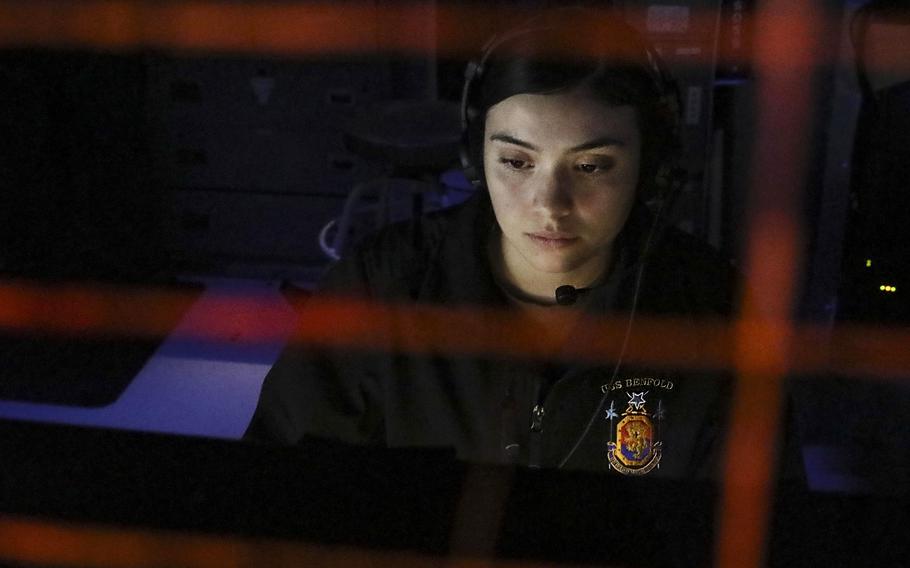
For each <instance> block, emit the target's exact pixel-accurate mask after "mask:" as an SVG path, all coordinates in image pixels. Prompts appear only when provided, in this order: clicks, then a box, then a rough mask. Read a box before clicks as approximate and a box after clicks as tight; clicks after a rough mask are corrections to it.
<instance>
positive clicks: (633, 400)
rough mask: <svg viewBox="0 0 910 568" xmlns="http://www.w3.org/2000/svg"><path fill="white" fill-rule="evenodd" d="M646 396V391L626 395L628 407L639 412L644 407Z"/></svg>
mask: <svg viewBox="0 0 910 568" xmlns="http://www.w3.org/2000/svg"><path fill="white" fill-rule="evenodd" d="M646 394H648V391H645V392H633V393H632V394H629V393H626V396H628V397H629V406H630V407H632V408H634V409H635V410H641V409H642V407H643V406H644V405H645V395H646Z"/></svg>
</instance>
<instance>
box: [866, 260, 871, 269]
mask: <svg viewBox="0 0 910 568" xmlns="http://www.w3.org/2000/svg"><path fill="white" fill-rule="evenodd" d="M870 266H872V259H871V258H867V259H866V268H869V267H870Z"/></svg>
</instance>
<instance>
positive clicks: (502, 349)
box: [0, 281, 910, 379]
mask: <svg viewBox="0 0 910 568" xmlns="http://www.w3.org/2000/svg"><path fill="white" fill-rule="evenodd" d="M197 299H198V297H197V296H196V295H195V294H190V293H186V292H179V291H173V290H162V289H151V288H128V287H116V286H99V285H85V284H82V285H80V284H55V285H48V284H38V283H34V282H25V281H5V282H0V330H2V329H5V330H8V331H10V332H16V333H50V334H57V335H62V336H71V337H105V336H130V337H163V336H165V335H168V334H170V333H171V332H172V331H173V328H174V326H175V325H176V323H177V322H178V321H179V320H180V318H181V317H182V314H183V313H184V312H185V310H186V309H187V308H188V307H189V306H190V305H191V304H192V302H194V301H196V300H197ZM206 305H207V306H208V307H209V309H208V312H207V313H206V314H205V317H203V318H199V319H196V321H195V324H194V325H193V326H192V327H186V326H184V327H183V328H182V337H184V338H187V339H200V340H212V341H234V339H233V335H234V334H235V330H236V329H238V325H241V326H242V327H243V329H244V330H245V334H244V335H245V337H246V338H247V341H249V342H253V343H255V342H275V341H284V340H285V336H284V332H282V331H281V326H277V325H275V324H274V322H275V321H280V320H281V319H282V318H283V317H285V316H284V314H286V313H287V310H288V309H289V308H288V307H287V305H286V304H284V302H282V301H280V300H278V299H277V298H276V299H263V298H262V297H257V296H240V295H222V296H215V295H213V294H210V295H208V296H207V297H206ZM304 308H305V309H304V311H303V312H302V313H301V316H300V318H299V320H298V323H297V325H296V327H295V330H294V332H293V336H292V337H291V339H290V340H291V341H294V342H301V343H313V344H320V345H334V346H342V347H363V348H379V349H383V348H391V347H394V348H395V349H399V350H405V351H414V352H427V351H434V352H439V353H452V354H465V353H473V354H500V355H503V356H514V357H532V358H541V357H561V358H567V359H573V360H591V361H603V360H610V359H611V358H613V357H615V356H616V355H617V354H618V349H619V346H620V345H621V343H622V339H623V337H624V335H625V331H626V326H627V324H628V317H627V315H626V314H615V315H611V316H609V317H606V318H590V319H587V320H584V321H582V322H574V320H571V316H567V320H566V322H565V324H564V325H552V326H548V327H538V326H535V325H533V324H530V323H529V322H528V320H527V319H525V318H524V317H523V316H522V315H521V314H520V313H516V312H514V311H509V310H500V309H481V308H477V307H455V308H450V307H443V306H429V305H389V304H380V303H376V302H365V301H362V300H352V299H345V298H331V297H326V298H322V297H314V298H312V299H310V300H309V301H308V302H307V303H306V304H305V305H304ZM570 323H577V324H578V326H579V328H578V333H579V337H585V340H584V341H567V339H568V337H567V335H566V333H568V331H567V330H568V328H569V327H570ZM781 326H784V327H781ZM563 330H566V331H563ZM737 334H742V336H741V339H740V348H741V349H743V348H745V349H752V350H755V352H754V353H753V354H752V356H751V357H750V358H747V361H748V362H746V363H744V364H745V365H747V367H746V370H748V369H751V370H752V371H754V372H763V371H767V370H768V365H772V367H773V368H774V369H777V368H781V369H782V370H789V371H790V372H796V373H818V374H824V373H832V372H833V373H838V374H844V375H851V376H852V375H861V376H874V377H883V378H889V379H897V378H901V377H907V376H910V350H908V349H906V346H907V345H910V328H881V327H875V326H857V325H851V326H846V325H843V326H837V327H835V328H834V329H827V328H825V327H822V326H811V325H809V326H801V327H796V328H795V329H793V330H789V328H786V324H785V323H773V322H770V323H769V322H767V321H761V320H757V319H756V320H746V321H740V322H737V323H725V322H722V321H718V320H710V319H704V320H700V321H691V320H688V319H673V318H657V317H649V316H646V315H644V314H639V315H638V316H636V318H635V325H634V326H633V328H632V333H631V335H630V339H629V345H628V349H627V352H626V357H625V359H626V360H627V361H628V362H630V363H642V364H653V365H665V366H672V367H674V368H692V369H730V368H732V367H733V356H734V354H733V345H734V343H733V341H734V338H735V337H737ZM781 337H783V338H787V337H789V339H790V341H789V345H790V347H789V350H790V357H789V359H788V360H786V361H783V362H780V361H777V360H771V361H770V362H769V361H768V360H767V359H765V358H764V356H763V355H762V351H761V350H762V349H763V348H764V345H765V344H766V340H768V338H770V339H775V338H777V339H775V341H776V340H778V339H780V338H781ZM743 345H746V347H743ZM781 366H782V367H781Z"/></svg>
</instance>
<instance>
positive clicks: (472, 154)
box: [459, 12, 686, 209]
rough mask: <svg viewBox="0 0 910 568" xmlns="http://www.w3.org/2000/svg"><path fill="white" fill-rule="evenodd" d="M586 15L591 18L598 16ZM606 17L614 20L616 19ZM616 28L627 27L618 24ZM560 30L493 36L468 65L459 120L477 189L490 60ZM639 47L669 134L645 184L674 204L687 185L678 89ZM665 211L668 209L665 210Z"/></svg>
mask: <svg viewBox="0 0 910 568" xmlns="http://www.w3.org/2000/svg"><path fill="white" fill-rule="evenodd" d="M586 15H587V17H589V18H596V17H597V16H598V14H597V13H596V12H595V13H589V14H586ZM604 17H610V18H613V17H614V16H604ZM617 24H618V25H623V26H625V25H627V24H624V23H619V22H617ZM559 30H560V28H559V27H556V26H552V25H549V26H548V25H545V24H544V25H536V26H535V25H526V26H521V27H518V28H515V29H513V30H511V31H509V32H506V33H504V34H502V35H494V36H493V37H492V38H490V39H489V40H488V41H487V42H486V43H485V44H484V46H483V48H482V50H481V54H480V56H479V57H478V58H477V59H474V60H471V61H470V62H469V63H468V64H467V67H466V68H465V77H464V84H463V87H462V91H461V105H460V116H461V132H462V135H461V146H460V149H459V158H460V161H461V166H462V170H463V171H464V174H465V177H466V178H467V179H468V181H469V182H471V184H472V185H473V186H475V187H478V188H482V187H484V186H485V181H484V172H483V162H482V156H481V153H482V152H481V151H480V148H478V145H480V147H481V148H482V140H476V139H475V138H476V134H475V131H476V130H477V128H479V127H480V125H478V124H477V121H478V120H482V119H483V117H482V116H481V114H482V111H481V109H480V108H479V107H480V105H479V104H478V101H477V98H478V92H477V91H478V87H477V86H478V85H479V84H482V82H483V79H484V74H485V72H486V71H487V66H488V64H489V62H490V59H491V58H492V57H493V56H494V55H495V54H496V53H497V52H498V50H500V48H501V47H502V46H504V45H506V44H508V43H510V42H512V41H514V40H516V39H519V38H521V37H523V36H528V35H533V34H538V33H545V32H547V31H559ZM640 47H641V48H642V49H643V51H644V55H645V58H646V60H647V63H646V65H644V66H641V68H642V69H643V70H644V71H645V72H646V74H647V75H648V77H649V78H650V80H651V83H652V87H653V90H654V93H655V95H656V100H657V104H656V105H655V110H656V112H658V113H660V115H661V116H660V117H659V120H660V122H661V124H660V126H661V127H663V128H666V130H667V136H666V138H665V140H666V141H667V142H666V147H665V148H662V152H661V153H662V154H663V155H661V156H659V159H658V162H657V163H656V164H655V165H654V167H652V168H651V169H652V171H651V172H650V173H651V175H653V178H652V179H650V180H646V181H645V182H644V183H645V184H647V185H650V186H652V187H654V188H656V189H657V195H656V196H654V197H656V198H658V199H659V200H661V201H670V202H672V199H673V198H674V197H675V195H676V194H677V193H678V192H679V190H681V188H682V186H683V185H684V184H685V179H686V172H685V170H684V169H683V168H682V167H680V165H679V163H678V162H679V160H678V158H679V155H680V154H681V131H682V123H681V120H680V108H681V99H680V94H679V87H678V85H677V83H676V81H675V80H674V79H673V78H672V76H671V75H670V73H669V71H668V70H667V67H666V65H665V64H664V62H663V59H662V58H661V56H660V54H659V53H657V51H656V50H655V49H654V48H653V47H651V46H650V45H649V44H648V43H647V41H645V40H644V38H642V41H641V45H640ZM661 207H662V206H661ZM662 208H663V209H666V208H665V207H662Z"/></svg>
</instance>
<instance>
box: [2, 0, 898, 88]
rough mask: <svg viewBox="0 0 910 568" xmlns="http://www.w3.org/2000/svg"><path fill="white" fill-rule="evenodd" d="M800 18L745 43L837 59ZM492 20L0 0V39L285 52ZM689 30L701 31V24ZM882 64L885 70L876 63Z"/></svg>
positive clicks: (447, 34)
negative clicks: (809, 41) (801, 45)
mask: <svg viewBox="0 0 910 568" xmlns="http://www.w3.org/2000/svg"><path fill="white" fill-rule="evenodd" d="M526 15H528V14H521V15H520V16H519V17H520V18H524V17H525V16H526ZM835 16H836V15H835V14H832V15H827V16H826V15H819V16H818V17H835ZM546 17H548V18H550V21H552V19H553V18H554V17H555V16H553V15H552V13H551V14H550V15H548V16H546ZM560 17H563V18H571V16H568V17H567V16H565V15H563V16H560ZM801 17H803V15H802V13H801V12H800V11H798V10H794V11H793V13H792V14H791V13H782V14H780V15H779V16H777V17H775V19H774V20H773V21H772V22H771V23H770V25H769V26H767V27H766V32H767V30H771V32H770V33H765V34H763V35H761V36H757V37H753V38H752V40H751V41H752V42H753V43H755V44H757V43H758V42H762V43H764V44H766V48H765V49H767V46H768V45H770V46H771V49H772V51H773V53H774V55H775V61H776V64H777V65H781V66H790V67H799V68H808V67H810V66H811V65H812V64H813V62H814V63H816V64H824V63H829V62H834V61H836V60H837V58H838V52H837V47H836V44H832V45H826V46H825V48H826V51H822V52H817V53H806V52H804V51H800V50H798V49H794V46H793V41H796V40H797V39H798V36H797V33H798V32H799V30H800V29H802V28H803V27H804V25H803V24H802V23H801V22H800V21H799V18H801ZM640 19H642V20H643V19H644V16H641V18H640ZM717 20H718V18H717V14H716V12H714V11H710V10H702V11H692V13H690V14H689V17H688V23H687V28H688V29H689V30H714V29H715V28H716V24H717ZM491 22H493V23H495V22H498V23H500V24H501V25H500V26H498V27H505V26H513V25H515V24H516V14H515V11H514V8H513V7H510V6H497V5H495V4H487V5H477V4H474V5H465V6H456V5H451V4H443V5H437V6H435V7H434V6H432V5H428V4H427V3H421V2H412V3H394V4H386V5H382V6H376V5H375V4H374V3H372V2H329V1H325V0H323V1H321V2H290V1H283V2H280V1H270V2H266V1H263V2H259V1H257V2H229V1H226V0H225V1H214V0H208V1H205V0H192V1H190V0H188V1H184V2H179V1H157V0H81V1H75V0H0V46H6V47H26V46H30V47H49V48H87V49H102V50H115V51H122V50H136V49H165V50H178V51H183V50H187V51H193V52H215V53H221V52H228V53H246V54H261V55H290V56H322V55H335V54H366V53H376V52H380V53H405V54H415V55H420V54H426V53H438V54H443V55H460V56H471V55H476V52H477V50H478V48H479V46H481V45H483V43H484V42H485V40H486V39H488V35H489V33H490V30H491ZM740 24H741V26H742V28H743V30H745V34H746V35H745V36H744V37H745V38H747V39H748V38H749V33H750V32H749V30H750V29H752V28H753V22H752V18H751V17H749V16H748V15H747V16H746V17H745V18H744V19H743V20H742V21H741V22H740ZM569 25H570V27H571V22H569ZM817 27H818V28H819V29H821V28H824V26H821V25H819V26H817ZM837 28H839V25H838V26H835V29H837ZM694 35H695V36H700V35H704V34H702V33H701V31H698V32H694ZM654 37H656V38H660V37H664V38H666V39H668V40H675V39H676V38H677V37H678V36H677V35H674V34H673V33H665V34H654ZM567 40H568V43H567V48H570V49H571V50H572V51H573V52H576V53H577V52H580V51H584V49H585V46H584V45H581V44H579V43H578V42H579V38H567ZM713 57H714V54H713V53H712V50H711V49H703V50H702V51H701V52H700V53H692V52H691V50H688V51H687V54H686V56H685V58H686V59H687V60H689V61H693V62H696V63H699V62H700V63H704V64H713ZM742 57H748V54H743V55H742ZM727 62H728V63H733V62H734V61H733V60H732V59H729V60H728V61H727ZM736 62H737V63H740V64H748V62H747V61H736ZM879 66H882V67H884V68H883V69H881V70H878V69H877V67H879ZM870 71H872V72H877V71H881V72H889V73H891V74H894V73H898V74H899V73H906V74H910V61H908V60H905V59H900V58H884V59H880V58H874V60H873V61H870Z"/></svg>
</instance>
